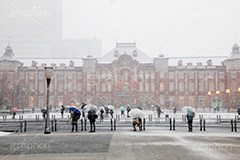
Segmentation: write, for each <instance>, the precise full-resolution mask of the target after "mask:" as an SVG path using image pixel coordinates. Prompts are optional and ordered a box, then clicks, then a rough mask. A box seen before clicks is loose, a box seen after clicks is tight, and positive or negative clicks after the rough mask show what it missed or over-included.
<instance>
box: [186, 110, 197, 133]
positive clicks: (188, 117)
mask: <svg viewBox="0 0 240 160" xmlns="http://www.w3.org/2000/svg"><path fill="white" fill-rule="evenodd" d="M194 117H195V112H193V111H191V110H190V108H188V109H187V120H188V132H192V122H193V118H194Z"/></svg>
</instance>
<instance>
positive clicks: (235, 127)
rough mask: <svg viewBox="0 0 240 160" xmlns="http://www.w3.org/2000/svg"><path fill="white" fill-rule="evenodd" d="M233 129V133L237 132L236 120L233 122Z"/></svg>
mask: <svg viewBox="0 0 240 160" xmlns="http://www.w3.org/2000/svg"><path fill="white" fill-rule="evenodd" d="M234 129H235V132H237V120H236V119H235V120H234Z"/></svg>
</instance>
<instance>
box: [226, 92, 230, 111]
mask: <svg viewBox="0 0 240 160" xmlns="http://www.w3.org/2000/svg"><path fill="white" fill-rule="evenodd" d="M226 93H227V100H226V103H227V110H228V111H229V94H230V89H226Z"/></svg>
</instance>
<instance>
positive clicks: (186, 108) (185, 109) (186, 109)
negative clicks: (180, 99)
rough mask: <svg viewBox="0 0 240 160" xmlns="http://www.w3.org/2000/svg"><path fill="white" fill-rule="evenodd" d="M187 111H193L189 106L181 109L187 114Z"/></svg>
mask: <svg viewBox="0 0 240 160" xmlns="http://www.w3.org/2000/svg"><path fill="white" fill-rule="evenodd" d="M188 110H190V111H193V108H192V107H191V106H185V107H183V108H182V111H183V112H186V113H187V111H188Z"/></svg>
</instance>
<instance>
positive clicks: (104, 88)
mask: <svg viewBox="0 0 240 160" xmlns="http://www.w3.org/2000/svg"><path fill="white" fill-rule="evenodd" d="M102 92H106V83H102Z"/></svg>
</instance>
